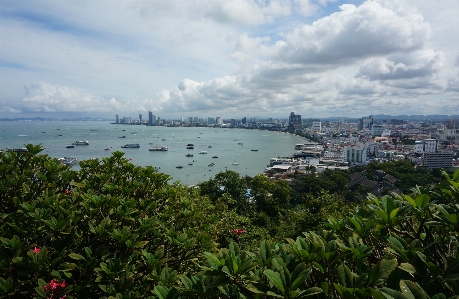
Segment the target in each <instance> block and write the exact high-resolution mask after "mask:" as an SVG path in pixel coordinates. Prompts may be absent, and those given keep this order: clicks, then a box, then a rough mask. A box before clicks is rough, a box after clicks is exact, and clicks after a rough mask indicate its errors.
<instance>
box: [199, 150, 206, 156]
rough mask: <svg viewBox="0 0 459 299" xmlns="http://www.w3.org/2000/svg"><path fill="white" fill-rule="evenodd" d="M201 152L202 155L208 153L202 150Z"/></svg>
mask: <svg viewBox="0 0 459 299" xmlns="http://www.w3.org/2000/svg"><path fill="white" fill-rule="evenodd" d="M199 153H200V154H201V155H204V154H207V152H206V151H200V152H199Z"/></svg>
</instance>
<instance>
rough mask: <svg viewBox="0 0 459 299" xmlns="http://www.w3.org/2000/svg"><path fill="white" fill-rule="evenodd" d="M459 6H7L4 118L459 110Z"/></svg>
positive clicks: (357, 1) (115, 1) (400, 1)
mask: <svg viewBox="0 0 459 299" xmlns="http://www.w3.org/2000/svg"><path fill="white" fill-rule="evenodd" d="M458 16H459V1H458V0H442V1H438V0H435V1H434V0H374V1H363V0H347V1H340V0H271V1H268V0H190V1H183V0H151V1H147V0H123V1H121V0H98V1H93V0H41V1H32V0H29V1H23V0H2V1H0V118H1V117H27V116H30V117H32V116H41V117H56V116H57V115H58V116H64V117H72V116H73V117H80V116H96V115H97V116H101V117H109V118H114V117H115V115H117V114H118V115H120V117H122V116H131V117H137V116H138V114H143V115H144V118H145V117H148V111H152V112H153V113H155V114H156V115H157V116H159V117H161V118H166V119H173V118H180V117H181V116H183V117H190V116H193V117H200V118H207V117H217V116H219V117H223V118H238V117H244V116H246V117H288V115H289V113H290V112H295V114H300V115H302V117H303V118H309V117H313V118H320V117H363V116H366V115H370V114H373V115H377V114H389V115H401V114H406V115H431V114H446V115H453V114H459V17H458Z"/></svg>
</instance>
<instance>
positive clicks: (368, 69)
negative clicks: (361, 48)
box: [357, 50, 445, 80]
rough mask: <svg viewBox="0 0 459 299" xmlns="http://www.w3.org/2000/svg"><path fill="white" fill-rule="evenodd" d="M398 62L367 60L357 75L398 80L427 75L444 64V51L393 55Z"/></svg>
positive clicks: (381, 59) (382, 59) (383, 58)
mask: <svg viewBox="0 0 459 299" xmlns="http://www.w3.org/2000/svg"><path fill="white" fill-rule="evenodd" d="M394 58H395V59H397V58H398V60H399V61H398V62H395V61H392V60H389V59H388V58H385V57H381V58H373V59H370V60H368V61H367V62H366V63H365V64H364V65H363V66H362V67H361V68H360V71H359V73H358V74H357V76H366V77H367V78H369V79H370V80H398V79H410V78H418V77H428V76H431V75H433V74H434V73H435V72H437V71H439V70H440V69H441V68H442V67H443V65H444V59H445V57H444V53H443V52H434V51H433V50H423V51H417V52H416V53H414V55H412V56H402V57H394Z"/></svg>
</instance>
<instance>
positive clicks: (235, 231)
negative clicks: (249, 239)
mask: <svg viewBox="0 0 459 299" xmlns="http://www.w3.org/2000/svg"><path fill="white" fill-rule="evenodd" d="M233 233H235V234H236V235H238V236H239V235H242V234H243V233H245V230H244V229H242V228H237V229H233Z"/></svg>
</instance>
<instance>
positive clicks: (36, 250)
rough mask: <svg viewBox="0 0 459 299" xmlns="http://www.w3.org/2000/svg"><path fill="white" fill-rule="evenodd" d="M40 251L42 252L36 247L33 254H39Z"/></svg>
mask: <svg viewBox="0 0 459 299" xmlns="http://www.w3.org/2000/svg"><path fill="white" fill-rule="evenodd" d="M40 250H41V248H40V247H34V248H33V253H39V252H40Z"/></svg>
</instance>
